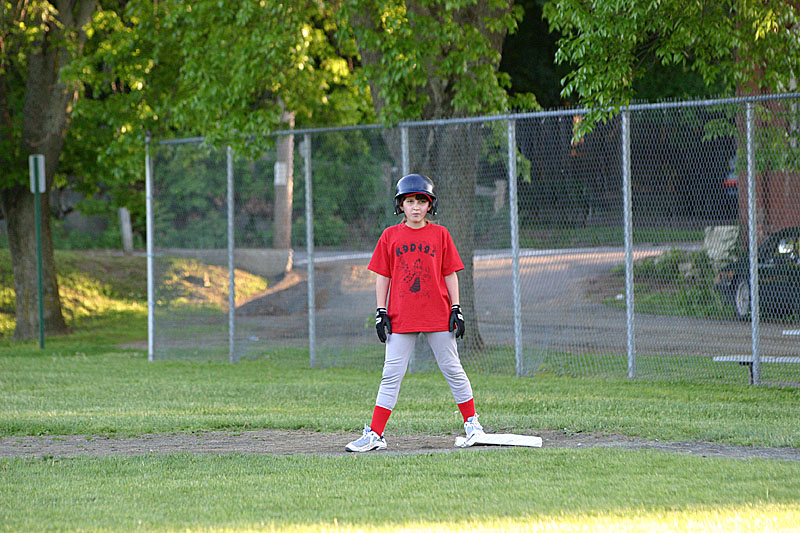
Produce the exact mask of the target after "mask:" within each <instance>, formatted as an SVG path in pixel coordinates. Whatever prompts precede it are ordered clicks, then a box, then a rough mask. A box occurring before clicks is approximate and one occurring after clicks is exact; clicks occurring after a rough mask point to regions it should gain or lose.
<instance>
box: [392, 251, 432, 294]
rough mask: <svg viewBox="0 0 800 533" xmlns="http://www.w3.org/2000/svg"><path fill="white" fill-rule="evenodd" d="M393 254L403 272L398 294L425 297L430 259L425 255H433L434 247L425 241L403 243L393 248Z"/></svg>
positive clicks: (427, 292)
mask: <svg viewBox="0 0 800 533" xmlns="http://www.w3.org/2000/svg"><path fill="white" fill-rule="evenodd" d="M395 256H396V257H399V265H400V271H401V272H402V274H403V275H402V278H401V279H402V284H401V286H400V288H401V290H400V294H398V296H400V297H401V298H402V297H404V296H410V295H420V296H426V297H427V296H428V295H429V292H430V283H429V282H430V280H431V261H430V259H428V258H426V256H430V257H435V256H436V250H435V248H433V247H432V246H431V245H429V244H428V243H426V242H421V243H409V244H403V245H400V246H398V247H397V248H396V249H395ZM425 259H428V260H427V261H426V260H425Z"/></svg>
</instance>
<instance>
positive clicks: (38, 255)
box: [33, 165, 44, 349]
mask: <svg viewBox="0 0 800 533" xmlns="http://www.w3.org/2000/svg"><path fill="white" fill-rule="evenodd" d="M34 177H35V186H34V198H33V203H34V213H35V215H34V216H35V217H36V276H37V280H38V288H39V348H42V349H44V288H43V287H42V215H41V209H40V207H39V179H40V177H39V165H34Z"/></svg>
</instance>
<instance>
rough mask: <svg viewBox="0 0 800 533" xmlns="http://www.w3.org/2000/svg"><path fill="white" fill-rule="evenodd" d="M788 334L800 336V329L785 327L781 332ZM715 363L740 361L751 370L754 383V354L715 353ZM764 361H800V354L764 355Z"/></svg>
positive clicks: (762, 360) (751, 380)
mask: <svg viewBox="0 0 800 533" xmlns="http://www.w3.org/2000/svg"><path fill="white" fill-rule="evenodd" d="M781 333H782V334H783V335H787V336H800V329H785V330H783V331H782V332H781ZM714 362H715V363H739V364H740V365H742V366H746V367H748V370H749V371H750V384H751V385H752V383H753V356H752V355H749V354H748V355H715V356H714ZM761 362H762V363H800V356H798V357H787V356H774V355H763V356H761Z"/></svg>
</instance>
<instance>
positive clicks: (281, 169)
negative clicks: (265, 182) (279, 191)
mask: <svg viewBox="0 0 800 533" xmlns="http://www.w3.org/2000/svg"><path fill="white" fill-rule="evenodd" d="M288 176H289V169H288V168H287V166H286V163H283V162H281V161H278V162H276V163H275V185H278V186H283V185H286V184H287V183H289V179H288Z"/></svg>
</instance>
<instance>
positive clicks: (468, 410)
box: [458, 398, 475, 422]
mask: <svg viewBox="0 0 800 533" xmlns="http://www.w3.org/2000/svg"><path fill="white" fill-rule="evenodd" d="M458 409H459V410H460V411H461V416H463V417H464V422H466V421H467V418H469V417H471V416H475V398H470V399H469V400H467V401H466V402H464V403H460V404H458Z"/></svg>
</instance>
